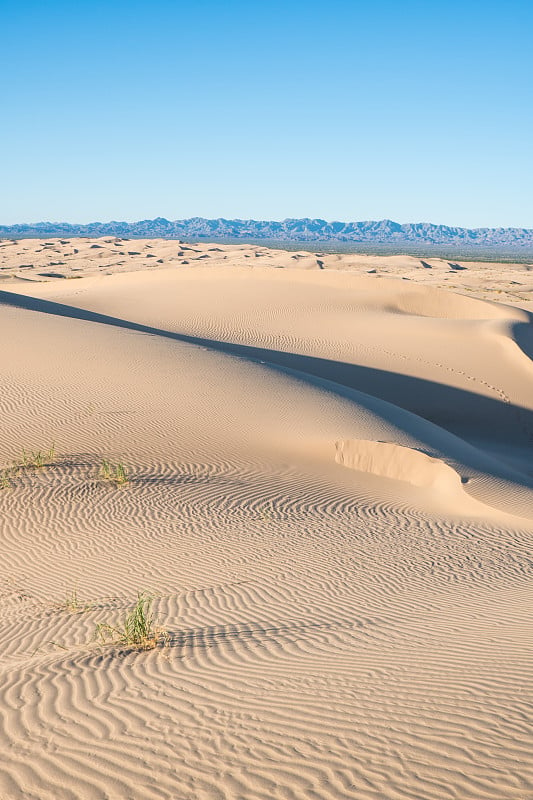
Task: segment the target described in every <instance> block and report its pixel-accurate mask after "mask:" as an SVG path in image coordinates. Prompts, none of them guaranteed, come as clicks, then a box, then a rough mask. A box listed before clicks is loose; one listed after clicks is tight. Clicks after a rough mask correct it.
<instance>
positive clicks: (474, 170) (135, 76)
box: [0, 0, 533, 227]
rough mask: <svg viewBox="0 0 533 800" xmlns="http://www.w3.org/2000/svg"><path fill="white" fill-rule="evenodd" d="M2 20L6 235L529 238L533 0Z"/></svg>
mask: <svg viewBox="0 0 533 800" xmlns="http://www.w3.org/2000/svg"><path fill="white" fill-rule="evenodd" d="M0 11H1V16H0V18H1V26H2V44H1V46H0V76H1V78H0V80H1V109H2V117H3V119H2V125H1V127H0V137H1V142H2V168H1V170H0V181H1V184H2V191H1V193H0V224H10V223H14V222H35V221H38V220H53V221H58V220H66V221H70V222H89V221H93V220H110V219H124V220H130V221H131V220H136V219H144V218H151V217H156V216H164V217H167V218H169V219H178V218H182V217H190V216H205V217H229V218H232V217H241V218H249V217H252V218H255V219H283V218H284V217H302V216H310V217H321V218H324V219H328V220H360V219H382V218H391V219H394V220H397V221H399V222H419V221H424V222H441V223H444V224H449V225H463V226H468V227H477V226H485V225H486V226H499V225H502V226H525V227H533V46H532V42H533V2H531V0H521V1H520V2H517V1H516V0H514V1H513V0H507V2H505V3H504V2H503V1H501V2H498V3H495V2H491V0H487V2H477V1H472V0H461V2H457V1H456V0H449V1H448V2H432V0H426V2H410V0H405V2H400V1H399V0H398V1H397V2H396V1H395V2H392V0H384V1H383V2H376V1H374V2H371V1H370V0H368V2H359V0H352V1H351V2H348V1H344V0H329V2H315V1H314V0H308V1H307V2H300V0H284V1H283V2H278V0H270V1H269V2H259V0H257V1H256V0H253V1H251V2H241V0H216V2H215V1H214V0H194V1H193V2H180V0H174V2H171V1H170V0H153V2H151V3H149V2H143V3H141V2H137V1H136V0H128V2H122V0H107V1H106V2H102V1H101V0H95V2H90V3H89V2H85V0H78V1H77V2H73V0H69V1H68V2H61V1H60V0H49V1H48V2H43V0H38V2H25V0H18V2H17V0H0Z"/></svg>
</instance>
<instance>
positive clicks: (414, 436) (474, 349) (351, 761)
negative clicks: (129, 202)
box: [0, 238, 533, 800]
mask: <svg viewBox="0 0 533 800" xmlns="http://www.w3.org/2000/svg"><path fill="white" fill-rule="evenodd" d="M532 269H533V266H532V265H527V264H515V265H513V264H506V265H501V264H500V265H499V264H484V263H479V264H474V263H468V262H460V263H457V262H447V261H442V260H439V259H433V258H431V259H428V260H427V261H425V260H421V259H417V258H414V257H408V256H392V257H384V256H382V257H377V256H360V255H358V256H353V255H325V254H321V253H319V252H316V253H304V252H301V253H293V252H284V251H276V250H268V249H266V248H262V247H253V246H250V245H215V244H199V245H196V244H181V243H179V242H176V241H159V240H128V241H127V240H122V239H114V238H106V239H98V240H94V239H92V240H89V239H64V240H57V239H54V240H52V239H50V240H46V241H45V240H20V241H19V242H15V243H13V242H7V241H4V242H0V337H1V339H0V341H1V342H2V347H1V351H0V353H1V355H0V375H1V379H0V410H1V417H0V418H1V423H0V467H2V466H5V467H8V466H9V465H10V464H11V463H12V462H13V461H14V460H15V459H19V458H20V457H21V453H22V449H23V448H25V449H26V450H39V449H45V448H48V447H49V446H50V444H51V443H52V442H53V441H54V442H55V445H56V450H57V456H56V460H55V462H54V463H53V464H52V465H49V466H47V467H46V468H45V469H31V468H29V469H22V470H21V471H19V473H18V474H16V475H15V476H12V477H9V480H8V481H7V483H8V484H9V485H6V486H5V488H0V542H1V549H0V552H1V572H0V600H1V605H0V608H1V610H2V613H1V615H0V732H1V735H0V742H1V758H0V800H181V798H183V799H184V800H185V799H187V800H188V799H189V798H190V799H191V800H196V799H198V800H208V799H209V800H255V799H256V798H257V799H259V798H261V800H278V799H279V800H330V799H331V800H342V798H357V800H359V799H360V800H367V799H368V800H370V799H371V798H372V800H378V799H379V800H407V799H409V800H448V798H449V799H450V800H452V799H453V800H485V798H486V799H487V800H488V799H490V800H508V799H509V800H511V799H512V800H530V798H533V724H532V723H533V719H532V718H533V691H532V690H533V679H532V671H531V663H532V655H533V653H532V651H533V636H532V634H531V608H532V601H533V588H532V582H531V576H532V573H533V555H532V543H533V468H532V460H531V456H532V450H533V368H532V362H531V358H532V357H533V326H532V325H531V319H532V317H531V313H530V312H528V310H527V309H528V308H529V307H530V304H531V300H532V299H533V274H532V273H531V270H532ZM496 300H497V301H498V302H495V301H496ZM103 458H106V459H109V460H111V461H112V462H113V463H115V464H116V463H118V462H122V463H123V464H125V465H126V466H127V468H128V470H129V477H130V481H129V483H128V484H127V485H125V486H124V487H121V488H117V487H115V486H114V485H113V484H112V483H110V482H109V481H105V480H103V479H102V478H100V477H99V465H100V464H101V461H102V459H103ZM9 475H11V473H9ZM143 590H144V591H147V592H151V593H152V594H153V595H154V596H155V600H154V610H155V612H156V614H157V618H158V621H159V623H160V624H161V625H162V626H163V627H164V628H165V629H166V630H167V631H168V641H167V644H166V646H164V647H159V648H158V649H155V650H151V651H149V652H140V653H139V652H132V651H128V650H124V649H121V648H118V647H113V646H102V645H99V644H98V643H97V642H95V641H94V634H95V627H96V625H97V623H102V622H106V623H110V624H113V625H117V624H119V623H120V621H121V620H122V619H123V618H124V615H125V612H126V611H127V610H128V609H129V608H130V607H131V603H132V601H133V600H134V599H135V597H136V595H137V592H138V591H143ZM73 591H77V594H78V598H79V600H80V602H81V603H82V604H83V605H84V604H85V603H87V604H90V606H89V608H88V609H87V610H83V611H81V612H80V613H70V612H69V610H68V609H66V608H65V598H66V596H67V594H68V593H71V592H73Z"/></svg>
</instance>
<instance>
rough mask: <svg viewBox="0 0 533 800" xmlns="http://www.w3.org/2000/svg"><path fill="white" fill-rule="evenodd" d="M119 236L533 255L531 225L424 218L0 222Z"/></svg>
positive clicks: (14, 231)
mask: <svg viewBox="0 0 533 800" xmlns="http://www.w3.org/2000/svg"><path fill="white" fill-rule="evenodd" d="M62 236H87V237H91V238H92V237H99V236H120V237H128V238H166V239H174V238H175V239H180V238H181V239H212V240H219V241H220V240H222V241H224V240H233V241H234V240H236V239H237V240H238V239H243V240H248V241H262V240H268V241H270V242H272V241H275V242H280V243H282V242H287V243H297V242H302V243H304V242H317V243H332V244H334V243H343V244H344V245H348V244H354V245H363V244H367V245H369V246H374V245H376V246H378V247H379V246H387V247H392V248H394V249H396V248H401V247H406V246H407V247H409V246H410V247H413V246H424V247H425V246H429V247H435V246H440V247H443V246H447V247H459V248H461V249H464V250H477V249H482V250H492V249H495V250H502V249H503V250H507V251H516V252H517V253H521V254H523V255H525V254H528V253H529V252H531V253H532V254H533V229H528V228H474V229H470V228H458V227H449V226H446V225H434V224H431V223H426V222H418V223H407V224H400V223H398V222H393V221H392V220H388V219H385V220H380V221H366V222H326V221H325V220H323V219H308V218H304V219H285V220H283V221H281V222H273V221H271V220H262V221H259V220H251V219H250V220H242V219H222V218H221V219H204V218H203V217H192V218H190V219H181V220H174V221H170V220H168V219H164V218H163V217H157V218H156V219H147V220H141V221H139V222H90V223H88V224H72V223H67V222H36V223H33V224H25V223H24V224H18V225H0V237H2V238H30V237H35V238H43V237H44V238H46V237H62Z"/></svg>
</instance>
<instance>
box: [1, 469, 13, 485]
mask: <svg viewBox="0 0 533 800" xmlns="http://www.w3.org/2000/svg"><path fill="white" fill-rule="evenodd" d="M13 477H14V474H13V470H12V469H11V468H10V467H6V468H5V469H3V470H2V471H1V472H0V489H11V487H12V486H13V484H12V483H11V480H12V478H13Z"/></svg>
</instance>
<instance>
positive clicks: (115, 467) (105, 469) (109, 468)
mask: <svg viewBox="0 0 533 800" xmlns="http://www.w3.org/2000/svg"><path fill="white" fill-rule="evenodd" d="M98 474H99V475H100V477H101V478H103V479H104V480H105V481H110V482H111V483H114V484H115V485H116V486H124V485H125V484H126V483H128V482H129V478H128V470H127V469H126V467H125V466H124V464H121V463H120V462H119V463H118V464H112V463H111V462H110V461H107V460H106V459H105V458H104V459H102V463H101V464H100V470H99V473H98Z"/></svg>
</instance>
